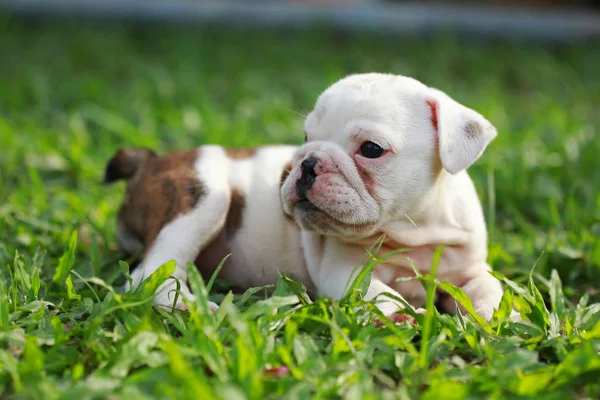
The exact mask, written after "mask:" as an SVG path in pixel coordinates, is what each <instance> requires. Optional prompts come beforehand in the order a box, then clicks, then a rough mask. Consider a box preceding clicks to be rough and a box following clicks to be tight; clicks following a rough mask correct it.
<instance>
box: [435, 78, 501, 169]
mask: <svg viewBox="0 0 600 400" xmlns="http://www.w3.org/2000/svg"><path fill="white" fill-rule="evenodd" d="M432 90H433V92H434V96H432V97H431V98H430V99H428V100H427V104H429V107H430V108H431V113H432V115H431V122H432V123H433V125H434V128H435V129H436V130H437V133H438V139H439V152H440V160H441V162H442V166H443V167H444V169H445V170H446V171H448V172H449V173H451V174H456V173H458V172H460V171H462V170H463V169H466V168H468V167H469V166H470V165H471V164H473V163H474V162H475V161H476V160H477V159H478V158H479V156H481V154H482V153H483V151H484V150H485V148H486V147H487V145H488V144H489V143H490V142H491V141H492V140H493V139H494V138H495V137H496V135H497V134H498V133H497V132H496V128H495V127H494V126H493V125H492V124H491V123H490V122H489V121H488V120H487V119H485V118H484V117H483V116H482V115H481V114H479V113H478V112H476V111H474V110H471V109H470V108H467V107H465V106H463V105H462V104H459V103H458V102H456V101H454V100H453V99H451V98H450V97H449V96H448V95H447V94H445V93H443V92H441V91H439V90H436V89H432Z"/></svg>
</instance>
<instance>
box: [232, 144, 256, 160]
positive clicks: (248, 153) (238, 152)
mask: <svg viewBox="0 0 600 400" xmlns="http://www.w3.org/2000/svg"><path fill="white" fill-rule="evenodd" d="M225 153H227V156H228V157H229V158H232V159H234V160H238V159H242V158H250V157H252V156H254V154H255V153H256V148H255V147H246V148H241V149H225Z"/></svg>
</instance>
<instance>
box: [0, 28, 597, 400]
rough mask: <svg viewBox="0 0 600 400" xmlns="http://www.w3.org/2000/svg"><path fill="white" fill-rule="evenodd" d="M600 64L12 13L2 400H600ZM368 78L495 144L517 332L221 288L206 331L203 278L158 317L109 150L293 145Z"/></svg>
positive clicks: (579, 53)
mask: <svg viewBox="0 0 600 400" xmlns="http://www.w3.org/2000/svg"><path fill="white" fill-rule="evenodd" d="M599 65H600V43H598V42H590V43H587V44H579V45H567V46H561V47H557V48H550V47H540V45H535V44H523V43H521V44H514V43H508V42H506V43H502V42H495V43H486V42H483V41H477V42H466V41H464V40H461V39H459V38H457V37H455V36H454V35H450V34H448V35H439V36H434V37H430V38H422V37H412V38H411V37H387V38H386V37H374V36H354V37H348V36H339V35H333V34H331V33H328V32H327V31H318V32H310V33H308V32H307V33H295V34H294V33H285V32H276V33H275V32H244V31H230V32H224V31H222V30H217V29H214V28H212V29H210V28H205V29H189V28H185V29H184V28H175V27H171V28H168V29H167V28H158V27H137V28H132V27H124V26H121V25H101V24H90V23H87V24H82V23H75V22H66V21H57V22H55V23H52V24H50V23H46V24H40V23H39V22H35V21H29V22H24V21H14V20H11V19H10V18H8V17H7V16H4V17H2V18H0V274H1V277H0V398H3V399H4V398H7V399H10V398H37V399H53V398H64V399H81V400H82V399H91V398H112V399H119V398H123V399H150V398H189V399H192V398H193V399H211V398H226V399H231V400H233V399H244V398H248V399H264V398H267V399H274V398H290V399H305V398H317V399H318V398H340V397H343V398H347V399H377V398H385V399H393V398H399V399H408V398H417V397H422V398H425V399H476V398H485V399H503V398H514V399H521V398H534V399H546V398H548V399H561V400H563V399H571V398H587V399H596V398H598V397H599V396H600V379H599V378H598V377H599V376H600V356H599V354H598V352H599V351H600V298H599V293H598V288H599V287H600V241H599V237H600V193H599V192H600V190H599V189H600V131H599V130H598V129H599V127H600V73H599V72H598V71H599V70H598V66H599ZM369 71H379V72H393V73H398V74H404V75H409V76H413V77H415V78H417V79H420V80H422V81H423V82H425V83H426V84H428V85H431V86H435V87H438V88H440V89H442V90H444V91H446V92H448V93H449V94H451V95H452V96H453V97H454V98H456V99H457V100H458V101H460V102H462V103H464V104H466V105H468V106H470V107H473V108H476V109H477V110H478V111H480V112H481V113H482V114H484V115H485V116H486V117H488V118H489V119H490V120H491V121H493V123H494V124H495V125H496V126H497V128H498V131H499V137H498V138H497V139H496V140H495V141H494V142H493V143H492V145H491V146H490V147H489V148H488V150H487V152H486V153H485V155H484V157H483V158H482V159H481V160H480V161H479V162H478V163H477V164H476V165H475V166H474V167H473V168H471V170H470V172H471V176H472V177H473V178H474V180H475V183H476V186H477V188H478V190H479V193H480V197H481V200H482V203H483V205H484V209H485V212H486V218H487V221H488V229H489V233H490V245H489V247H490V256H489V262H490V263H491V265H493V266H494V268H495V269H496V271H497V272H498V273H501V274H503V275H504V276H505V277H506V282H507V285H506V287H507V288H508V291H507V293H506V294H505V298H504V300H503V305H504V306H507V305H508V304H510V303H511V302H512V303H513V304H514V305H515V306H516V307H518V308H519V309H520V310H521V314H522V316H523V321H522V322H518V323H508V322H503V321H502V319H503V318H502V317H503V315H504V314H505V311H506V310H505V309H502V310H501V311H499V312H498V314H497V315H496V318H495V319H494V320H493V321H492V322H491V323H490V324H487V323H485V322H482V321H479V322H478V321H477V320H475V319H474V318H472V317H470V316H467V315H465V316H455V317H451V316H449V315H440V314H438V313H436V312H434V310H433V309H430V310H429V311H430V312H429V313H428V314H427V317H420V318H421V319H420V321H419V324H418V325H417V326H412V325H409V324H408V323H403V324H400V325H397V326H394V325H390V324H388V325H386V326H384V327H376V326H375V324H374V323H369V321H368V320H367V321H365V318H367V319H368V318H369V315H368V314H369V310H370V309H371V308H370V307H369V305H364V308H365V311H354V308H355V307H354V306H356V305H358V304H359V303H360V300H359V299H358V298H357V296H354V295H353V296H349V298H348V299H346V300H345V301H342V302H341V303H335V302H331V301H329V300H327V299H321V300H319V299H313V301H314V302H310V300H307V299H306V298H305V297H304V296H302V295H300V296H297V295H296V294H297V288H296V285H294V284H293V282H292V283H290V282H287V283H286V282H285V281H281V282H279V283H278V285H277V290H276V294H277V296H273V297H268V296H265V295H264V293H263V291H261V290H253V291H250V292H247V293H246V294H245V295H239V294H236V295H235V296H234V297H231V296H229V295H227V290H224V288H226V283H224V282H220V281H217V283H216V284H215V287H214V288H212V290H211V291H210V298H211V300H214V301H216V302H218V303H223V306H222V307H221V311H220V313H219V314H217V315H216V316H211V315H209V314H208V313H207V311H206V298H207V288H206V286H205V285H204V283H203V282H202V280H201V278H200V277H199V276H198V275H197V274H192V276H191V278H190V281H191V283H192V286H193V289H194V291H195V293H196V294H198V296H199V300H198V302H197V304H192V305H191V308H192V310H191V313H190V314H175V315H170V314H167V313H164V312H162V311H159V310H156V309H154V308H153V307H152V305H151V303H150V292H151V290H152V285H154V286H156V285H157V284H158V283H159V282H160V279H157V280H155V281H154V282H150V283H149V284H148V285H146V287H145V289H144V290H143V291H142V292H140V293H137V294H127V295H123V294H122V284H123V283H124V281H125V276H124V271H127V264H126V263H123V262H121V263H120V262H119V260H121V259H122V258H123V255H122V254H120V253H119V251H118V249H117V247H116V237H115V224H114V218H115V214H116V210H117V207H118V205H119V202H120V201H121V199H122V195H123V188H124V187H123V186H122V185H116V186H111V187H105V186H102V185H101V184H100V181H101V179H102V174H103V168H104V165H105V162H106V160H107V159H108V158H109V157H110V156H111V155H112V153H113V152H114V151H115V150H116V149H117V148H119V147H121V146H131V145H138V146H142V145H143V146H149V147H152V148H155V149H160V150H161V151H167V150H174V149H186V148H190V147H192V146H197V145H199V144H203V143H209V142H210V143H218V144H222V145H227V146H248V145H258V144H261V143H274V142H285V143H300V142H301V141H302V138H303V135H302V130H301V124H302V115H303V114H305V113H306V112H307V111H308V110H309V109H310V108H311V107H312V104H313V103H314V101H315V99H316V96H317V95H318V94H319V92H321V91H322V90H323V89H325V87H327V86H328V85H329V84H331V83H333V82H334V81H335V80H337V79H339V78H341V77H342V76H344V75H346V74H348V73H352V72H369ZM125 261H127V260H125ZM534 266H535V269H534ZM168 268H169V265H166V266H165V267H164V268H163V269H162V270H161V271H162V272H168ZM157 278H158V277H157ZM208 278H209V277H205V279H206V280H208ZM424 284H426V285H427V287H428V288H430V289H431V288H432V287H433V286H434V285H435V284H436V282H435V281H434V280H432V279H427V278H425V280H424ZM295 293H296V294H295Z"/></svg>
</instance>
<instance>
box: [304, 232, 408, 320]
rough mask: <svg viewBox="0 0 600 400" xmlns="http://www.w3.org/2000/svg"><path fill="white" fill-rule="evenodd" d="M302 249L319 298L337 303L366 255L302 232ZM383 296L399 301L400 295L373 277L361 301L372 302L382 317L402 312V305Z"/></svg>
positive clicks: (352, 248) (361, 251)
mask: <svg viewBox="0 0 600 400" xmlns="http://www.w3.org/2000/svg"><path fill="white" fill-rule="evenodd" d="M302 239H303V245H304V247H305V250H306V256H307V267H308V270H309V273H310V275H311V278H312V280H313V282H315V285H316V286H317V290H318V292H319V295H320V296H328V297H332V298H334V299H336V300H339V299H341V298H342V297H343V296H344V294H345V293H346V290H347V289H348V288H349V287H350V285H351V284H352V281H353V280H354V279H355V278H356V276H357V275H358V273H359V272H360V268H361V267H360V266H358V267H357V265H358V261H359V260H361V259H362V258H363V257H364V256H365V254H366V251H365V250H364V249H360V248H357V247H355V246H346V245H344V244H342V243H339V242H338V241H337V240H335V239H330V238H323V237H319V235H317V234H312V233H308V232H303V238H302ZM383 293H389V294H390V295H392V296H394V297H396V298H399V299H402V300H404V299H403V297H402V296H401V295H400V293H398V292H396V291H395V290H394V289H392V288H391V287H389V286H388V285H386V284H385V283H383V282H382V281H381V280H379V279H377V278H376V277H374V276H373V277H372V278H371V283H370V285H369V288H368V290H367V293H366V294H365V297H364V299H365V300H367V301H371V300H374V299H376V302H375V305H376V306H377V308H379V310H381V312H382V313H383V314H384V315H385V316H386V317H391V316H393V315H394V314H396V313H397V312H398V311H400V310H402V309H404V308H405V305H404V304H403V303H402V302H400V301H396V300H393V299H392V298H390V297H388V296H382V294H383Z"/></svg>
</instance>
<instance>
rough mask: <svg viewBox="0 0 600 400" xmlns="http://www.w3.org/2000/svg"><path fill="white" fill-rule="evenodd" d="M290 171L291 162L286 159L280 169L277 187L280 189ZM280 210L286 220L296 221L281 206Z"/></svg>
mask: <svg viewBox="0 0 600 400" xmlns="http://www.w3.org/2000/svg"><path fill="white" fill-rule="evenodd" d="M290 172H292V162H291V161H288V162H287V163H286V164H285V165H284V167H283V171H281V178H280V179H279V189H281V187H282V186H283V184H284V183H285V180H286V179H287V177H288V176H290ZM281 212H283V215H284V216H285V217H286V218H287V219H288V221H291V222H294V223H295V222H296V220H295V219H294V217H293V216H292V215H289V214H288V213H286V212H284V211H283V208H282V210H281Z"/></svg>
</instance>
